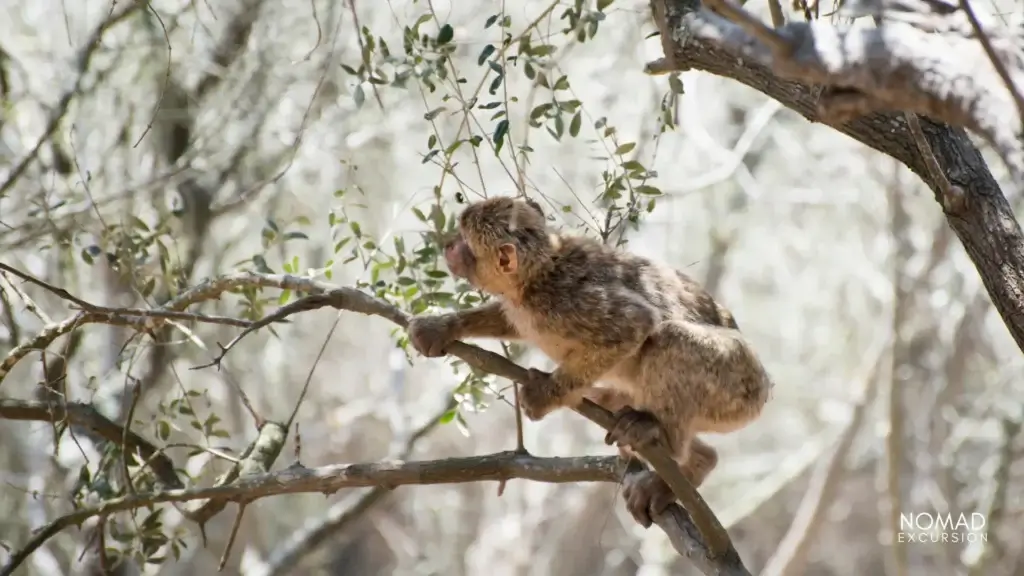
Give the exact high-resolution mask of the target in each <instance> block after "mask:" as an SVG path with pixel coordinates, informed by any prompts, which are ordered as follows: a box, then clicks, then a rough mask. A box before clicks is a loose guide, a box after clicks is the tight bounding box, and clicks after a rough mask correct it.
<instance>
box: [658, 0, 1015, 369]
mask: <svg viewBox="0 0 1024 576" xmlns="http://www.w3.org/2000/svg"><path fill="white" fill-rule="evenodd" d="M708 1H709V3H714V4H716V5H719V4H721V2H722V0H708ZM895 1H896V0H884V2H883V0H860V1H859V3H857V4H858V6H859V9H860V10H861V11H862V13H871V12H872V11H875V12H879V13H881V14H882V16H883V25H882V26H881V27H879V28H875V29H857V30H848V29H840V28H839V27H837V26H834V25H832V24H829V23H827V22H825V21H816V22H812V23H804V22H790V23H788V24H786V25H785V26H783V27H782V28H780V29H779V30H778V31H775V33H776V34H777V35H778V36H779V38H781V39H782V40H784V41H785V42H784V44H785V45H786V46H789V47H791V48H792V50H791V51H790V52H788V53H787V52H786V51H784V50H783V51H778V50H777V51H776V52H773V51H772V50H771V48H770V46H769V45H768V44H765V43H762V42H761V41H760V40H759V39H758V38H757V37H755V36H754V35H752V34H751V33H748V32H747V31H746V30H745V29H744V28H743V27H742V26H740V25H739V24H735V23H733V22H730V21H728V20H726V19H724V18H722V17H721V16H718V15H717V14H714V13H712V12H710V11H709V10H707V9H704V8H702V7H701V4H700V0H651V8H652V10H653V13H654V19H655V22H656V23H657V25H658V28H659V30H660V31H661V42H662V47H663V49H664V51H665V58H664V59H663V60H661V61H659V62H658V63H657V64H656V65H649V66H648V68H649V69H650V70H656V71H661V72H665V71H671V70H690V69H695V70H703V71H705V72H710V73H712V74H715V75H718V76H723V77H726V78H731V79H733V80H736V81H737V82H740V83H742V84H745V85H747V86H750V87H752V88H754V89H756V90H759V91H760V92H763V93H764V94H766V95H768V96H770V97H772V98H774V99H776V100H778V101H779V102H780V103H782V104H783V105H785V106H786V107H788V108H790V109H792V110H794V111H796V112H798V113H800V114H801V115H803V116H804V117H805V118H807V119H808V120H810V121H812V122H824V123H827V124H829V125H830V126H832V127H833V128H835V129H836V130H838V131H840V132H842V133H843V134H846V135H847V136H850V137H851V138H854V139H855V140H857V141H859V142H861V143H863V144H865V145H867V146H869V147H871V148H873V149H875V150H878V151H879V152H882V153H884V154H888V155H889V156H892V157H893V158H895V159H897V160H899V161H900V162H901V163H902V164H904V165H905V166H907V167H908V168H910V170H912V171H913V172H914V173H916V174H917V175H918V176H920V177H921V179H922V180H923V181H924V182H925V183H926V184H928V186H929V187H930V188H931V189H932V191H933V192H934V194H935V199H936V200H937V201H938V202H939V205H940V206H941V207H942V210H943V212H944V213H945V215H946V219H947V222H948V223H949V226H950V227H951V228H952V229H953V231H954V232H955V233H956V235H957V237H958V238H959V239H960V241H961V242H962V243H963V246H964V248H965V249H966V251H967V254H968V256H969V257H970V258H971V261H972V262H973V263H974V266H975V267H976V268H977V270H978V273H979V275H980V276H981V279H982V282H983V283H984V285H985V289H986V290H987V291H988V293H989V295H990V296H991V298H992V302H993V304H994V305H995V307H996V309H997V310H998V311H999V314H1000V316H1001V317H1002V319H1003V321H1004V323H1005V324H1006V327H1007V329H1008V330H1009V331H1010V334H1011V335H1012V336H1013V339H1014V340H1015V341H1016V342H1017V345H1018V347H1020V348H1021V349H1022V350H1024V234H1022V232H1021V227H1020V224H1019V223H1018V222H1017V219H1016V217H1015V216H1014V213H1013V210H1012V209H1011V207H1010V205H1009V203H1008V202H1007V201H1006V198H1005V197H1004V196H1003V194H1002V192H1001V191H1000V189H999V185H998V184H997V183H996V181H995V179H994V178H993V177H992V174H991V173H990V172H989V170H988V167H987V166H986V164H985V161H984V159H983V158H982V156H981V153H980V152H979V151H978V149H977V148H976V147H975V146H974V145H973V144H972V143H971V141H970V139H969V138H968V136H967V133H966V132H965V131H964V130H963V128H959V127H951V126H948V125H946V124H942V123H939V122H935V121H933V120H930V119H928V118H925V117H921V118H920V124H921V129H922V132H923V133H924V135H925V138H926V140H927V143H928V145H929V147H930V148H931V150H932V152H934V154H935V157H936V158H937V159H938V161H939V165H940V166H941V168H942V170H943V174H942V176H944V178H935V177H934V176H932V175H931V174H930V172H929V169H928V162H927V160H926V158H925V157H924V156H923V155H922V153H921V151H920V149H919V147H918V146H917V145H916V143H915V141H914V138H913V135H912V134H911V132H910V129H909V127H908V125H907V121H906V118H905V115H904V112H905V111H911V112H916V113H919V114H922V115H930V116H932V117H933V118H938V119H942V120H944V121H948V122H950V123H952V124H954V125H956V126H961V127H967V128H971V129H973V130H977V131H978V132H979V134H981V135H982V136H983V137H984V138H986V139H987V140H988V141H989V142H990V143H992V145H993V146H994V147H995V148H996V150H997V151H998V152H999V153H1000V155H1001V156H1002V157H1003V160H1004V162H1006V164H1007V166H1008V167H1009V168H1010V170H1011V173H1012V175H1013V178H1014V182H1015V183H1016V185H1017V187H1018V188H1019V189H1020V188H1022V187H1024V152H1022V147H1024V139H1022V138H1021V135H1022V134H1021V128H1020V126H1021V123H1020V115H1019V114H1018V112H1017V108H1016V105H1015V103H1014V99H1013V98H1012V97H1011V95H1010V93H1009V91H1008V90H1007V88H1006V87H1005V85H1004V84H1003V82H1002V80H1001V79H1000V78H999V75H998V74H997V73H996V72H995V69H994V68H993V67H992V64H991V63H990V62H989V61H988V60H987V59H985V60H982V58H987V56H986V55H985V54H984V51H983V50H982V48H981V46H980V45H979V43H978V41H977V40H974V39H970V38H967V37H960V36H958V35H957V34H956V32H962V31H964V30H966V29H967V28H966V27H969V24H968V23H967V22H966V20H965V21H964V22H960V21H959V20H957V19H956V16H954V15H950V14H940V13H938V12H934V13H933V12H928V11H926V7H928V6H930V5H931V4H936V2H933V3H931V4H929V3H928V2H924V1H923V0H921V1H919V0H901V6H903V10H902V11H898V10H896V9H893V8H891V7H892V6H894V5H895ZM854 3H855V2H854V1H853V0H851V1H850V2H847V4H854ZM883 4H884V6H883ZM880 7H890V9H889V10H887V11H882V10H881V8H880ZM914 9H916V10H918V12H917V13H916V16H917V20H919V21H926V22H931V23H932V24H931V25H932V27H934V28H937V29H941V28H942V25H944V24H945V27H946V28H947V29H949V30H950V32H949V33H946V34H935V33H931V34H929V33H927V32H926V31H924V30H922V29H921V24H920V23H918V26H913V25H911V24H908V23H906V22H911V21H914V18H913V17H914V16H915V13H914V12H913V10H914ZM953 9H955V7H954V8H953ZM957 14H959V13H957ZM901 16H902V19H903V20H904V22H900V21H897V20H898V19H899V18H900V17H901ZM944 18H945V20H943V19H944ZM762 32H763V31H762ZM964 33H965V32H964ZM1011 69H1012V73H1011V76H1012V77H1013V78H1014V80H1015V81H1016V84H1017V86H1024V74H1022V72H1021V70H1020V69H1019V68H1013V67H1011ZM815 87H825V88H826V90H827V91H826V92H825V93H824V94H823V93H822V92H821V90H820V88H815ZM829 91H831V92H829ZM853 91H855V92H856V93H857V94H859V95H860V97H861V100H862V101H863V102H865V103H866V105H865V109H867V110H871V109H872V108H874V109H879V108H888V109H898V110H900V112H895V113H888V112H877V111H868V112H867V113H865V114H862V115H860V116H857V117H852V118H848V119H847V118H844V119H842V120H835V119H833V118H831V117H829V116H828V115H827V114H825V112H828V111H829V110H828V108H829V106H828V105H827V104H828V103H829V101H830V100H832V101H834V102H838V101H840V100H842V99H843V98H849V97H850V96H851V92H853ZM823 101H824V102H825V104H826V105H825V106H822V105H821V103H822V102H823ZM943 180H948V182H949V183H950V184H951V185H944V182H943Z"/></svg>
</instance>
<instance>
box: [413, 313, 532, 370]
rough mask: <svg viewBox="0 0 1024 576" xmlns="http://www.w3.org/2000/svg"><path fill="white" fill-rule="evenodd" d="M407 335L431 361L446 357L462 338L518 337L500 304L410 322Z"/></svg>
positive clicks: (419, 318) (510, 338)
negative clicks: (452, 344) (453, 345)
mask: <svg viewBox="0 0 1024 576" xmlns="http://www.w3.org/2000/svg"><path fill="white" fill-rule="evenodd" d="M408 332H409V341H410V342H411V343H412V345H413V347H414V348H416V350H419V352H420V354H423V355H424V356H426V357H428V358H437V357H438V356H443V355H444V354H445V348H446V347H447V346H448V345H449V344H451V343H452V342H454V341H455V340H461V339H463V338H501V339H504V340H515V339H518V338H519V334H518V333H517V332H516V329H515V327H513V326H512V324H510V323H509V321H508V320H507V319H506V318H505V313H504V312H503V311H502V309H501V304H500V303H499V302H489V303H487V304H484V305H483V306H478V307H476V308H471V309H469V310H460V311H459V312H452V313H450V314H441V315H439V316H417V317H415V318H412V319H411V320H409V327H408Z"/></svg>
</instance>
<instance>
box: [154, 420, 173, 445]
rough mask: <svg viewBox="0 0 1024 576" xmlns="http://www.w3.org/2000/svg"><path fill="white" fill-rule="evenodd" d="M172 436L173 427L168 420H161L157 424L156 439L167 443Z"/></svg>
mask: <svg viewBox="0 0 1024 576" xmlns="http://www.w3.org/2000/svg"><path fill="white" fill-rule="evenodd" d="M170 436H171V425H170V424H168V423H167V421H166V420H160V421H158V422H157V423H156V437H157V438H159V439H160V440H161V441H166V440H167V439H168V438H169V437H170Z"/></svg>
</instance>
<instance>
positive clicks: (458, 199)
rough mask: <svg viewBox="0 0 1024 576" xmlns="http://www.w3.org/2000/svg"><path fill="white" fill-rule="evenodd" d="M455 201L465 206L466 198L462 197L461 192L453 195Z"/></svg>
mask: <svg viewBox="0 0 1024 576" xmlns="http://www.w3.org/2000/svg"><path fill="white" fill-rule="evenodd" d="M455 201H456V202H458V203H459V204H465V203H466V197H465V196H463V195H462V192H456V193H455Z"/></svg>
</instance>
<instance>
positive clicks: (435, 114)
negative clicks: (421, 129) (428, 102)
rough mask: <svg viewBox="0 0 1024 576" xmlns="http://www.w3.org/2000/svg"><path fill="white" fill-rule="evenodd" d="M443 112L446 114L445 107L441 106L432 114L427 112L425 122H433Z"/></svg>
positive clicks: (432, 111)
mask: <svg viewBox="0 0 1024 576" xmlns="http://www.w3.org/2000/svg"><path fill="white" fill-rule="evenodd" d="M441 112H444V106H439V107H437V108H434V109H433V110H431V111H430V112H427V113H426V114H424V115H423V118H424V119H425V120H427V121H430V120H433V119H434V118H437V116H438V114H440V113H441ZM431 148H433V146H431Z"/></svg>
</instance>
